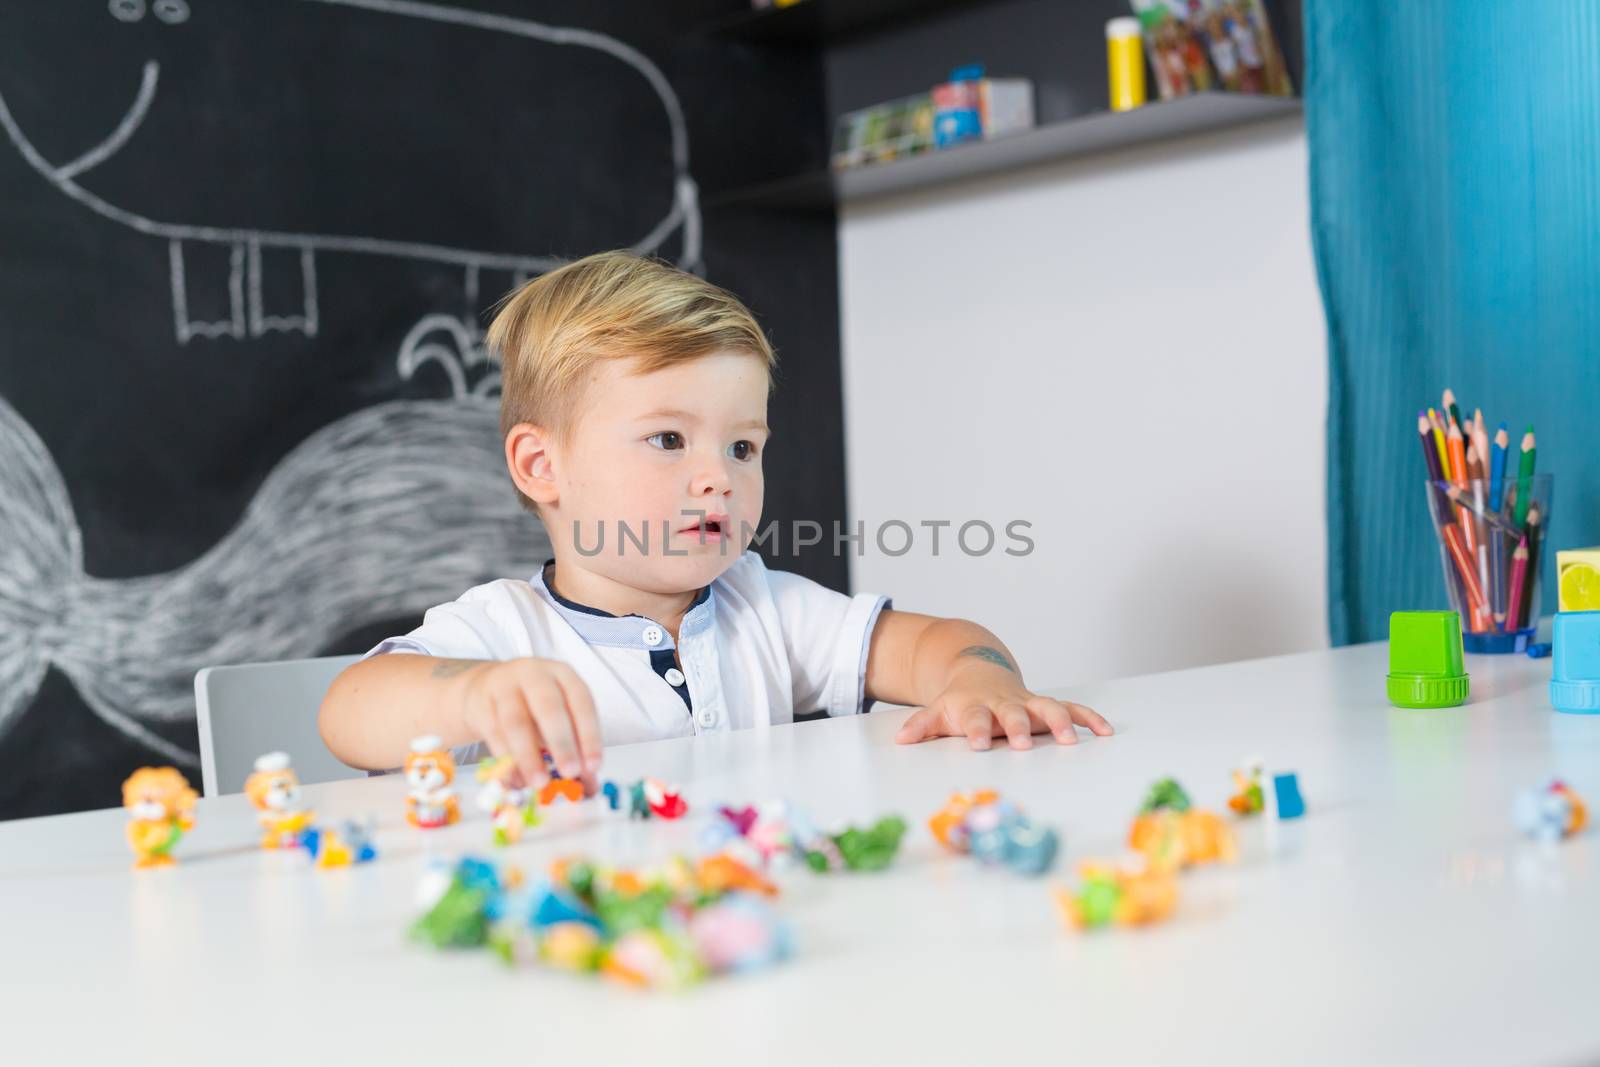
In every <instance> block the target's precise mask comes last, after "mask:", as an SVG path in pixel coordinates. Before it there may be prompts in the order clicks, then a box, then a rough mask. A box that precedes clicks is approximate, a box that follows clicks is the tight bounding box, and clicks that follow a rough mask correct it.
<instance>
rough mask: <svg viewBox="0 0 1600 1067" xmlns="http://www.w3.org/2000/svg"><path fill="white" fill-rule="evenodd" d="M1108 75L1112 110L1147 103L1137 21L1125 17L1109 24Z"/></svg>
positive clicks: (1129, 108) (1107, 42)
mask: <svg viewBox="0 0 1600 1067" xmlns="http://www.w3.org/2000/svg"><path fill="white" fill-rule="evenodd" d="M1106 73H1107V81H1108V83H1109V85H1110V87H1111V110H1112V111H1131V110H1133V109H1134V108H1136V107H1139V106H1141V105H1143V104H1144V101H1145V95H1144V94H1145V89H1144V39H1143V37H1141V36H1140V34H1139V20H1138V19H1136V18H1129V17H1126V16H1125V17H1123V18H1116V19H1112V20H1110V21H1109V22H1107V23H1106Z"/></svg>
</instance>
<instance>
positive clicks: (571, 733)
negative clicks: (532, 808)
mask: <svg viewBox="0 0 1600 1067" xmlns="http://www.w3.org/2000/svg"><path fill="white" fill-rule="evenodd" d="M522 693H523V696H524V697H526V699H527V701H528V708H529V710H530V711H532V712H533V721H534V722H535V723H536V724H537V725H538V727H539V733H540V735H541V736H542V737H543V738H544V747H545V748H547V749H549V750H550V758H551V760H552V761H553V762H554V763H555V765H556V769H557V770H558V771H560V772H561V775H562V777H563V778H577V777H579V776H580V775H582V774H583V761H582V760H581V759H580V758H579V757H578V737H577V731H576V729H575V728H574V727H573V725H572V716H571V714H569V713H568V711H567V694H566V693H565V692H564V691H562V688H561V687H560V686H559V685H557V684H556V683H555V682H554V681H552V680H551V679H549V678H547V677H546V678H538V679H534V680H531V681H525V682H523V684H522Z"/></svg>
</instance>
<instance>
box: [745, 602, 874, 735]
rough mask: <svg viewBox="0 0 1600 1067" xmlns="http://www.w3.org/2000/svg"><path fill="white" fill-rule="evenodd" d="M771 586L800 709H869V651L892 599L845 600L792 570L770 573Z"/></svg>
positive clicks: (834, 711) (849, 712) (843, 712)
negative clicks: (867, 705) (866, 705)
mask: <svg viewBox="0 0 1600 1067" xmlns="http://www.w3.org/2000/svg"><path fill="white" fill-rule="evenodd" d="M767 584H768V587H769V588H770V589H771V591H772V602H773V606H774V607H775V608H776V609H777V613H778V621H779V624H780V625H781V626H782V627H783V635H784V646H785V648H786V649H787V651H788V654H789V669H790V674H791V675H792V677H793V679H794V708H795V710H796V711H801V712H804V711H813V710H822V711H826V712H827V713H828V714H829V715H855V714H857V713H858V712H861V711H863V710H865V707H864V700H865V696H866V684H867V652H868V650H869V649H870V648H871V647H872V631H873V628H874V627H875V626H876V625H877V623H878V616H879V615H880V614H882V612H883V610H884V609H885V608H887V607H889V606H890V601H889V598H888V597H884V596H878V595H876V594H873V593H857V594H856V595H855V596H853V597H852V596H846V595H845V594H843V593H838V592H835V591H834V590H832V589H829V588H827V587H826V586H823V585H819V584H818V583H816V582H814V581H812V580H811V579H809V578H804V577H801V576H800V575H798V574H790V573H788V572H787V571H767Z"/></svg>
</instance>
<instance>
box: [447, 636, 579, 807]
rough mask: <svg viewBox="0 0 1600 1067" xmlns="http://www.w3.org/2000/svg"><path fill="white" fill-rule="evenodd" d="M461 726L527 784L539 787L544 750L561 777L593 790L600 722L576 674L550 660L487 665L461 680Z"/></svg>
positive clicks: (516, 660)
mask: <svg viewBox="0 0 1600 1067" xmlns="http://www.w3.org/2000/svg"><path fill="white" fill-rule="evenodd" d="M461 681H462V687H461V690H460V692H461V697H460V700H461V703H460V708H461V721H462V722H463V723H464V724H465V725H466V727H467V728H468V729H469V730H471V731H472V736H473V737H475V738H482V739H483V740H484V742H485V743H487V744H488V746H489V751H491V752H493V753H494V754H495V755H496V756H510V757H511V758H512V759H513V760H514V761H515V762H516V765H517V771H518V772H519V773H520V775H521V777H522V780H523V782H524V783H525V784H527V785H535V786H537V785H542V784H543V783H544V781H545V779H546V778H547V777H548V775H547V774H546V773H545V763H544V756H543V750H549V752H550V756H551V758H552V759H553V760H554V761H555V765H556V769H557V770H559V771H560V772H561V775H562V777H564V778H574V779H577V780H579V781H581V782H582V783H583V786H584V792H585V793H590V792H593V791H594V788H595V772H596V771H598V770H599V769H600V753H601V748H602V747H603V746H602V743H601V740H600V720H599V718H598V717H597V716H596V715H595V711H594V701H593V700H591V699H590V697H589V687H588V686H586V685H584V684H583V679H581V678H579V677H578V672H577V671H575V670H573V669H572V668H571V667H569V666H568V665H567V664H565V663H562V662H560V661H559V660H553V659H534V658H532V657H529V658H526V659H508V660H491V661H488V662H486V663H484V664H482V665H481V666H477V667H474V668H472V670H470V671H468V672H467V673H466V674H465V675H464V676H463V677H462V679H461Z"/></svg>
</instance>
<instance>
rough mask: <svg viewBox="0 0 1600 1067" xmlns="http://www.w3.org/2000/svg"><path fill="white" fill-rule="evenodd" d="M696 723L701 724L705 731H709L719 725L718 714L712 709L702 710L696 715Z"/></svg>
mask: <svg viewBox="0 0 1600 1067" xmlns="http://www.w3.org/2000/svg"><path fill="white" fill-rule="evenodd" d="M694 721H695V722H697V723H699V724H700V725H701V727H703V728H704V729H707V730H709V729H711V728H712V727H713V726H715V725H717V713H716V711H714V710H713V709H711V708H701V709H700V710H699V711H697V712H695V713H694Z"/></svg>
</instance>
